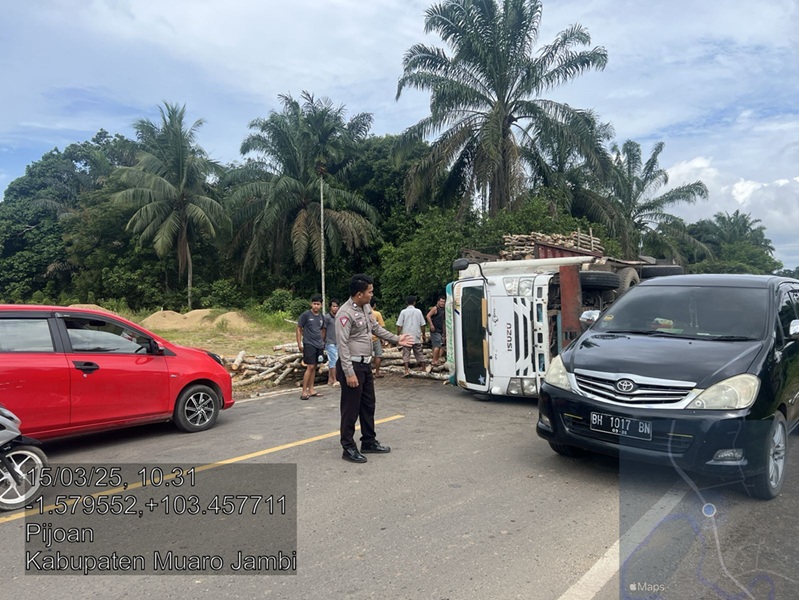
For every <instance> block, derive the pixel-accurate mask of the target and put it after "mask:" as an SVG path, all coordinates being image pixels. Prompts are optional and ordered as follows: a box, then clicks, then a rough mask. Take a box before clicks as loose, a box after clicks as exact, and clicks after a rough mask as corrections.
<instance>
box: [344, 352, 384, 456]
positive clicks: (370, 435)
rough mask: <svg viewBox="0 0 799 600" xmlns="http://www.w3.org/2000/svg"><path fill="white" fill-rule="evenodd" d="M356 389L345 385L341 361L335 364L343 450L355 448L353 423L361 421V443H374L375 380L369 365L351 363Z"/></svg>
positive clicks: (345, 378)
mask: <svg viewBox="0 0 799 600" xmlns="http://www.w3.org/2000/svg"><path fill="white" fill-rule="evenodd" d="M352 368H353V369H355V376H356V377H357V378H358V387H354V388H351V387H350V386H348V385H347V377H346V376H345V375H344V371H343V370H342V368H341V361H338V363H337V364H336V379H338V381H339V383H340V384H341V445H342V447H344V448H355V449H357V448H358V446H357V445H356V444H355V438H354V436H355V421H357V420H358V418H360V420H361V443H364V442H366V443H367V444H368V443H370V442H374V441H375V380H374V376H373V375H372V367H371V365H367V364H363V363H353V364H352Z"/></svg>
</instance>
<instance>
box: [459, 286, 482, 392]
mask: <svg viewBox="0 0 799 600" xmlns="http://www.w3.org/2000/svg"><path fill="white" fill-rule="evenodd" d="M486 302H487V299H486V295H485V287H484V285H483V280H482V279H474V280H465V281H458V282H456V283H454V284H453V286H452V330H453V334H454V335H453V336H452V337H453V338H454V339H453V353H454V363H455V376H456V379H457V381H458V385H459V386H461V387H463V388H465V389H468V390H472V391H476V392H486V391H488V388H489V384H490V382H489V375H488V339H487V335H486V333H487V332H486V328H487V326H488V311H487V303H486Z"/></svg>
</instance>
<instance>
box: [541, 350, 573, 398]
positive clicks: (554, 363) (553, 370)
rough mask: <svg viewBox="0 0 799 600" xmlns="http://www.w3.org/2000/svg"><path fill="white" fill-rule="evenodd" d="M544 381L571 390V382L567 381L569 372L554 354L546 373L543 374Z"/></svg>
mask: <svg viewBox="0 0 799 600" xmlns="http://www.w3.org/2000/svg"><path fill="white" fill-rule="evenodd" d="M544 381H546V382H547V383H548V384H549V385H551V386H554V387H557V388H560V389H562V390H566V391H569V392H571V391H573V390H572V386H571V382H570V381H569V372H568V371H567V370H566V367H564V366H563V361H562V360H561V358H560V356H556V357H555V358H553V359H552V360H551V361H549V368H548V369H547V374H546V375H545V376H544Z"/></svg>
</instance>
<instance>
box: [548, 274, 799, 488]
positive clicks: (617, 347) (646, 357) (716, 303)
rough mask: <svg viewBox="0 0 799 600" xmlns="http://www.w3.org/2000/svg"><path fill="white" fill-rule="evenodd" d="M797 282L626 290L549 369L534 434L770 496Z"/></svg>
mask: <svg viewBox="0 0 799 600" xmlns="http://www.w3.org/2000/svg"><path fill="white" fill-rule="evenodd" d="M797 400H799V281H797V280H795V279H787V278H784V277H776V276H759V275H677V276H671V277H660V278H657V279H650V280H647V281H644V282H642V283H641V284H639V285H637V286H635V287H634V288H632V289H631V290H630V291H629V292H627V293H626V294H625V295H624V296H622V298H620V299H619V300H618V301H617V302H616V303H614V304H613V305H611V306H610V307H609V308H608V309H606V310H605V311H604V312H603V313H602V314H600V315H599V316H598V318H597V320H596V321H595V322H594V324H593V325H592V326H591V327H590V328H589V329H588V330H587V331H585V332H584V333H583V334H582V335H581V336H580V337H579V338H578V339H577V340H575V341H574V342H573V343H572V344H571V345H569V347H568V348H566V350H564V351H563V352H562V353H561V354H560V355H559V356H558V357H556V358H555V359H554V360H553V361H552V362H551V364H550V366H549V369H548V370H547V374H546V378H545V383H544V384H543V386H542V390H541V395H540V398H539V403H538V406H539V419H538V424H537V427H536V431H537V432H538V435H539V436H541V437H542V438H544V439H546V440H548V441H549V444H550V446H551V447H552V449H553V450H554V451H555V452H558V453H559V454H563V455H565V456H576V455H578V454H580V453H582V452H583V451H585V450H589V451H594V452H599V453H604V454H612V455H619V454H622V455H623V456H624V457H627V458H634V459H637V460H642V461H647V462H653V463H660V464H666V465H674V466H677V467H679V468H681V469H684V470H687V471H694V472H699V473H705V474H710V475H715V476H719V477H723V478H736V479H742V480H744V482H745V483H746V484H747V487H748V488H749V489H750V490H751V493H752V494H753V495H754V496H756V497H758V498H763V499H771V498H774V497H775V496H776V495H777V494H779V492H780V490H781V488H782V486H783V483H784V476H785V462H786V457H787V454H786V444H787V442H788V433H789V432H790V431H791V429H793V427H794V426H795V425H796V422H797V419H799V405H798V403H797Z"/></svg>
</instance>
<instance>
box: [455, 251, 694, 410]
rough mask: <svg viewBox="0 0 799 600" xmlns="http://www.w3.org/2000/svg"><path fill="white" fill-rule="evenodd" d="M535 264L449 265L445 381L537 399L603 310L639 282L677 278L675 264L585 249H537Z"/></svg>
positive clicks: (473, 389)
mask: <svg viewBox="0 0 799 600" xmlns="http://www.w3.org/2000/svg"><path fill="white" fill-rule="evenodd" d="M534 256H535V258H529V259H524V260H504V261H503V260H499V261H487V262H479V261H476V260H474V259H469V258H459V259H457V260H455V262H454V263H453V269H454V270H456V271H458V273H459V278H458V280H457V281H453V282H452V283H450V284H448V285H447V291H446V295H447V303H446V323H447V360H448V362H449V369H450V373H452V377H451V382H452V383H453V384H455V385H458V386H460V387H461V388H463V389H465V390H468V391H470V392H475V393H482V394H488V395H494V396H529V397H537V396H538V390H539V389H540V385H541V383H542V382H543V380H544V375H545V374H546V370H547V367H549V363H550V361H551V359H552V358H553V357H554V356H557V355H558V354H560V352H561V350H562V349H563V348H565V347H566V346H567V345H568V344H569V343H570V342H571V340H573V339H575V338H576V337H577V336H578V335H579V334H580V333H581V331H582V325H581V324H580V315H581V314H582V313H583V312H584V311H586V310H603V309H604V308H605V307H606V306H607V305H608V304H610V303H612V302H613V301H614V300H615V299H616V298H618V297H619V296H621V295H622V294H624V292H626V291H627V290H628V289H629V288H630V287H632V286H634V285H635V284H637V283H638V282H640V281H641V280H642V279H648V278H651V277H659V276H664V275H676V274H681V273H682V272H683V269H682V267H681V266H679V265H675V264H657V263H656V261H654V260H652V259H644V257H642V259H643V260H638V261H624V260H618V259H614V258H610V257H605V256H602V255H601V253H600V252H597V251H596V250H591V249H582V248H574V247H572V248H567V247H562V246H556V245H553V244H543V243H536V244H535V248H534Z"/></svg>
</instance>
